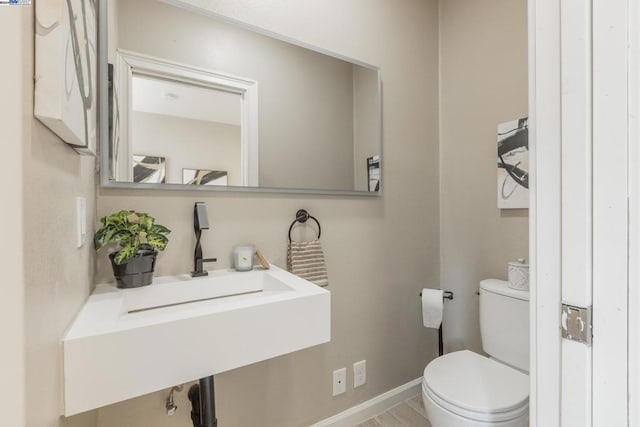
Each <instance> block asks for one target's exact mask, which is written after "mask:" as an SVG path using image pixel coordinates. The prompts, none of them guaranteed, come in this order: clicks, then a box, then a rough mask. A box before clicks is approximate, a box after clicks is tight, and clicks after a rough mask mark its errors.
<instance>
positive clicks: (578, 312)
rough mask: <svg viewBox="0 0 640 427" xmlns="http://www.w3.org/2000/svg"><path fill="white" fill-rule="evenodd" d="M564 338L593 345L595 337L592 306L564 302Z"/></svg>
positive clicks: (562, 315) (562, 321) (561, 320)
mask: <svg viewBox="0 0 640 427" xmlns="http://www.w3.org/2000/svg"><path fill="white" fill-rule="evenodd" d="M560 324H561V325H562V338H566V339H568V340H571V341H577V342H581V343H583V344H586V345H589V346H590V345H591V340H592V337H593V332H592V331H593V323H592V308H591V306H589V307H576V306H573V305H568V304H562V313H561V315H560Z"/></svg>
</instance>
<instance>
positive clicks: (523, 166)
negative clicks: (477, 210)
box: [498, 117, 529, 209]
mask: <svg viewBox="0 0 640 427" xmlns="http://www.w3.org/2000/svg"><path fill="white" fill-rule="evenodd" d="M528 207H529V120H528V118H526V117H525V118H522V119H519V120H513V121H510V122H505V123H501V124H499V125H498V208H499V209H522V208H525V209H526V208H528Z"/></svg>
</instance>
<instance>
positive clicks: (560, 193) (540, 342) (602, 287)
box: [529, 0, 640, 427]
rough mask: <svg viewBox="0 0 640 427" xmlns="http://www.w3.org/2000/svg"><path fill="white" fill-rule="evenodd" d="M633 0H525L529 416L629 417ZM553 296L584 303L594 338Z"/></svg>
mask: <svg viewBox="0 0 640 427" xmlns="http://www.w3.org/2000/svg"><path fill="white" fill-rule="evenodd" d="M638 9H639V7H638V6H637V5H634V4H633V1H614V2H612V1H610V0H592V1H591V2H587V4H585V3H583V2H561V1H560V0H529V61H530V62H529V70H530V75H529V93H530V99H529V103H530V119H531V130H530V136H531V141H530V147H531V159H532V165H531V168H532V177H531V178H532V179H531V184H532V185H531V190H532V191H531V208H530V258H531V282H532V289H531V372H530V373H531V394H530V398H531V403H530V407H531V410H530V418H531V425H532V426H540V427H542V426H544V427H554V426H563V427H565V426H580V427H584V426H607V425H616V426H623V425H637V422H638V418H639V414H638V413H637V412H638V406H639V405H638V404H639V403H640V399H639V397H638V388H639V387H640V385H639V384H638V379H637V378H638V366H636V365H637V363H632V362H633V361H635V360H637V358H638V356H639V355H640V348H639V347H640V342H639V341H640V340H639V339H638V333H639V332H640V331H639V330H638V320H639V319H640V316H639V315H638V314H637V311H638V309H640V303H639V302H640V301H639V300H640V292H639V291H638V290H637V289H634V286H629V283H637V281H638V277H639V276H640V272H639V271H638V266H637V265H632V264H633V263H631V262H629V260H630V259H637V258H638V255H639V250H638V247H639V242H640V239H639V238H638V235H639V233H638V228H639V225H638V222H639V212H640V209H638V208H639V207H640V204H639V202H638V200H637V199H638V193H639V191H640V185H639V176H638V173H636V171H635V170H634V167H633V165H634V164H635V165H637V164H640V153H638V151H639V148H638V147H637V146H634V145H633V144H632V143H630V142H631V141H633V140H634V137H637V136H640V126H639V125H638V123H637V120H636V121H634V116H633V115H630V113H634V112H636V111H638V108H637V107H638V104H639V102H640V101H639V99H638V98H639V96H638V89H639V88H640V84H639V82H638V77H637V76H638V71H640V67H638V61H639V60H638V58H637V57H633V56H632V55H631V52H632V50H630V49H629V44H631V46H635V47H636V50H637V47H638V46H640V43H638V41H639V40H640V38H639V35H638V31H639V30H638V28H634V27H633V25H629V24H633V23H634V22H638V19H637V18H638V17H639V16H640V13H639V11H638ZM632 16H633V17H634V18H635V19H630V18H631V17H632ZM636 56H637V55H636ZM636 140H637V139H636ZM636 145H638V144H636ZM563 154H564V158H563ZM576 207H579V208H578V209H576ZM630 257H631V258H630ZM635 264H637V263H635ZM562 303H567V304H571V305H578V306H582V307H588V306H589V305H591V304H592V305H593V344H592V346H588V345H585V344H582V343H576V342H574V341H569V340H566V339H561V337H560V331H561V325H560V311H561V306H562ZM630 307H631V308H632V309H631V310H630ZM629 313H632V315H631V316H632V317H630V314H629ZM633 313H635V314H633ZM634 316H635V317H634ZM627 346H628V347H627ZM629 399H631V401H629ZM629 423H631V424H629Z"/></svg>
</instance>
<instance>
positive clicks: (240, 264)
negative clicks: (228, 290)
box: [233, 245, 256, 271]
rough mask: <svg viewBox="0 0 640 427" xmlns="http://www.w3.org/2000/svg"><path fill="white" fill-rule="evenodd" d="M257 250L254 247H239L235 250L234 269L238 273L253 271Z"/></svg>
mask: <svg viewBox="0 0 640 427" xmlns="http://www.w3.org/2000/svg"><path fill="white" fill-rule="evenodd" d="M255 253H256V248H255V246H253V245H239V246H236V247H234V248H233V267H234V268H235V269H236V271H251V270H253V256H254V254H255Z"/></svg>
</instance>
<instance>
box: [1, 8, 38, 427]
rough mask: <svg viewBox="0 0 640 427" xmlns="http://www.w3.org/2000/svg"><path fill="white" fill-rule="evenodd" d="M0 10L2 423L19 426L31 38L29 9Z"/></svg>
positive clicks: (22, 408)
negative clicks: (24, 157) (25, 146)
mask: <svg viewBox="0 0 640 427" xmlns="http://www.w3.org/2000/svg"><path fill="white" fill-rule="evenodd" d="M7 9H8V10H3V11H2V13H0V40H3V42H2V43H0V58H11V60H12V61H14V62H13V66H6V64H7V63H8V61H6V60H5V61H4V64H5V66H3V67H2V73H1V74H0V77H1V78H0V94H2V100H1V102H0V141H2V156H3V159H4V162H3V164H2V167H1V168H0V182H1V183H2V184H1V186H2V190H1V191H0V194H1V195H2V206H3V208H2V209H0V221H1V223H2V225H3V227H2V237H3V241H4V244H3V245H2V246H1V247H2V249H0V270H1V271H2V276H3V277H2V298H0V324H2V325H3V330H2V352H0V384H2V387H0V402H2V404H3V407H4V411H3V414H2V424H3V425H9V426H22V425H24V419H25V406H24V405H25V395H24V392H25V388H24V375H25V366H24V275H23V264H22V263H23V241H22V224H23V216H22V215H23V203H22V162H21V161H20V159H21V158H22V142H23V140H24V138H25V133H26V132H27V129H25V127H26V126H25V124H24V121H23V117H24V115H25V113H26V112H25V111H23V109H24V110H26V109H27V108H26V106H25V105H24V102H23V98H24V93H25V92H26V87H27V86H28V85H29V84H30V80H31V79H30V78H29V77H30V76H29V74H28V73H27V72H25V66H26V64H27V63H28V57H29V55H28V54H24V53H23V52H24V47H25V46H27V44H28V42H29V36H28V35H26V34H25V32H24V31H23V30H22V26H23V25H28V21H29V19H30V17H31V15H30V10H27V9H21V8H17V7H11V8H7Z"/></svg>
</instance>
